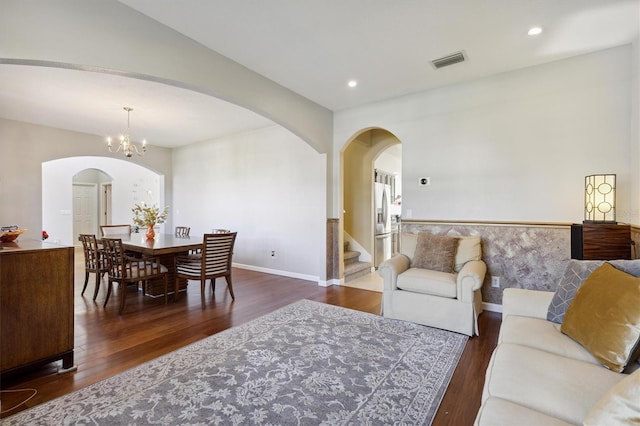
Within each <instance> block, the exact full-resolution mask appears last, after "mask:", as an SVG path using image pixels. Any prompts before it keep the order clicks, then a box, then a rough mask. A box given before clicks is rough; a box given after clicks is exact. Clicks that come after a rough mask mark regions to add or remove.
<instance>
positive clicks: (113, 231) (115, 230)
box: [100, 225, 131, 237]
mask: <svg viewBox="0 0 640 426" xmlns="http://www.w3.org/2000/svg"><path fill="white" fill-rule="evenodd" d="M100 232H101V233H102V236H103V237H112V236H114V235H130V234H131V225H101V226H100Z"/></svg>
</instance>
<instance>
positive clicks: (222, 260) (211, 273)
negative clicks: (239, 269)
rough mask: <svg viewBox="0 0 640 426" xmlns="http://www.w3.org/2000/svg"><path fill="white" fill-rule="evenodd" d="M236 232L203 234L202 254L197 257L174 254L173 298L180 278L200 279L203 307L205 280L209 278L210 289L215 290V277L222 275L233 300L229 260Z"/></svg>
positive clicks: (203, 303)
mask: <svg viewBox="0 0 640 426" xmlns="http://www.w3.org/2000/svg"><path fill="white" fill-rule="evenodd" d="M237 234H238V233H237V232H227V233H220V234H204V238H203V241H202V255H201V256H200V257H199V258H194V257H193V256H190V255H186V256H185V255H182V256H176V292H175V294H174V298H175V297H177V294H178V288H179V285H180V284H179V279H180V278H182V279H187V280H200V297H201V300H202V309H204V306H205V297H204V288H205V283H206V281H207V280H208V279H209V280H211V290H212V291H215V289H216V278H219V277H224V278H225V280H226V281H227V288H228V289H229V293H230V294H231V299H232V300H235V296H234V294H233V285H232V282H231V260H232V257H233V246H234V244H235V241H236V235H237Z"/></svg>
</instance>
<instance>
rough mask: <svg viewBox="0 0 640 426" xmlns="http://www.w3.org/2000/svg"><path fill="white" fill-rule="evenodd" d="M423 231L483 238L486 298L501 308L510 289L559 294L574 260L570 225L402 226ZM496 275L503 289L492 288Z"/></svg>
mask: <svg viewBox="0 0 640 426" xmlns="http://www.w3.org/2000/svg"><path fill="white" fill-rule="evenodd" d="M420 231H426V232H430V233H432V234H437V235H478V236H480V237H481V238H482V257H483V260H484V261H485V263H486V264H487V275H486V277H485V281H484V285H483V286H482V299H483V301H484V302H487V303H493V304H498V305H500V304H502V291H503V290H504V289H505V288H508V287H516V288H527V289H533V290H544V291H555V289H556V287H557V285H558V282H559V280H560V278H561V277H562V273H563V272H564V269H565V266H566V263H567V261H568V260H569V259H570V257H571V226H570V224H567V225H527V224H522V225H521V224H505V225H501V224H495V225H494V224H455V223H435V222H408V221H404V222H403V223H402V232H403V233H405V232H406V233H417V232H420ZM492 276H498V277H500V288H492V287H491V277H492Z"/></svg>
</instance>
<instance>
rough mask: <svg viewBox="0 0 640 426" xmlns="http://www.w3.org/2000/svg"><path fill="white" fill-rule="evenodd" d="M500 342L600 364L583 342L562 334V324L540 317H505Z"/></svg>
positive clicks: (501, 326)
mask: <svg viewBox="0 0 640 426" xmlns="http://www.w3.org/2000/svg"><path fill="white" fill-rule="evenodd" d="M498 343H515V344H518V345H523V346H528V347H531V348H535V349H540V350H543V351H546V352H550V353H553V354H556V355H561V356H564V357H567V358H571V359H576V360H579V361H585V362H589V363H591V364H596V365H600V363H599V362H598V360H597V359H596V358H595V357H594V356H593V355H591V353H590V352H589V351H588V350H586V349H585V348H584V347H583V346H582V345H581V344H579V343H578V342H576V341H575V340H573V339H571V338H570V337H568V336H565V335H564V334H562V332H561V331H560V324H556V323H553V322H550V321H546V320H543V319H540V318H531V317H521V316H515V315H509V316H507V317H506V318H503V320H502V325H500V335H499V336H498Z"/></svg>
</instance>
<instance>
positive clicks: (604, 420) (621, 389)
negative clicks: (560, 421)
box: [583, 371, 640, 426]
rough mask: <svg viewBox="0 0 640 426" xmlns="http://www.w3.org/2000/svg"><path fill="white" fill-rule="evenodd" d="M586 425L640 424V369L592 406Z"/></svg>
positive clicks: (616, 425)
mask: <svg viewBox="0 0 640 426" xmlns="http://www.w3.org/2000/svg"><path fill="white" fill-rule="evenodd" d="M583 424H584V425H585V426H596V425H609V426H618V425H631V424H640V371H636V372H635V373H633V374H630V375H629V376H628V377H626V378H624V379H623V380H621V381H620V382H618V384H616V385H615V386H613V387H612V388H611V389H609V391H608V392H607V393H606V394H605V395H604V396H603V397H602V398H601V399H600V400H599V401H598V402H597V403H596V404H595V405H594V406H593V407H592V408H591V410H590V411H589V413H588V414H587V417H586V418H585V419H584V422H583Z"/></svg>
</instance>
